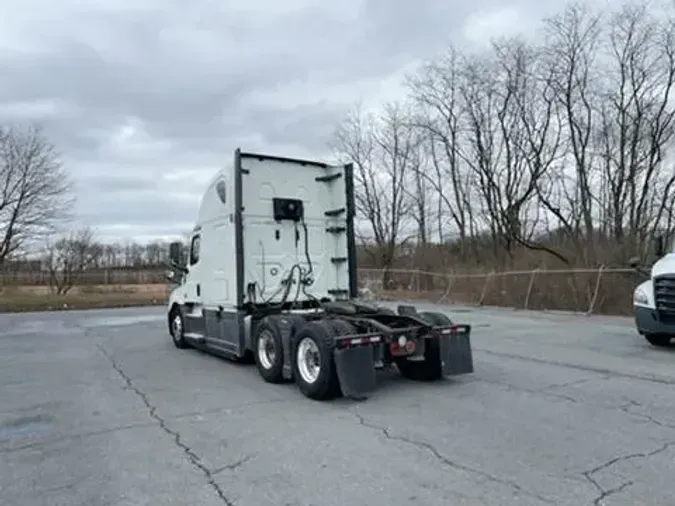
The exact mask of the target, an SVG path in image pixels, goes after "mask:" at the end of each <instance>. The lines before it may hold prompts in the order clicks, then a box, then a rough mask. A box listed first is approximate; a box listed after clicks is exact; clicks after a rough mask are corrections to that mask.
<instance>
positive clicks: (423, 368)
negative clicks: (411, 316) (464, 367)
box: [396, 311, 453, 381]
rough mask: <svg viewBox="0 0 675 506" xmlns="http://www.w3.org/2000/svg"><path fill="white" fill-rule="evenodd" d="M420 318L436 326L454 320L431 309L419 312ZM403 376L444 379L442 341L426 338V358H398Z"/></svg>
mask: <svg viewBox="0 0 675 506" xmlns="http://www.w3.org/2000/svg"><path fill="white" fill-rule="evenodd" d="M417 316H418V318H420V319H422V320H424V321H426V322H427V323H429V324H430V325H433V326H434V327H446V326H450V325H452V324H453V323H452V320H450V318H448V317H447V316H446V315H444V314H443V313H435V312H431V311H427V312H422V313H419V314H418V315H417ZM396 367H398V370H399V372H400V373H401V376H403V377H404V378H406V379H409V380H413V381H438V380H440V379H443V364H442V363H441V343H440V342H439V340H438V339H425V340H424V360H422V361H419V362H413V361H411V360H407V359H406V358H405V357H403V358H397V359H396Z"/></svg>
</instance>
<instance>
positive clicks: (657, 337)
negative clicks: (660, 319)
mask: <svg viewBox="0 0 675 506" xmlns="http://www.w3.org/2000/svg"><path fill="white" fill-rule="evenodd" d="M645 339H646V340H647V341H648V342H649V344H651V345H652V346H658V347H659V348H666V347H668V346H670V340H671V339H672V337H671V336H669V335H668V334H645Z"/></svg>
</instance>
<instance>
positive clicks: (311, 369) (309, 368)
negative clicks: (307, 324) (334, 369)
mask: <svg viewBox="0 0 675 506" xmlns="http://www.w3.org/2000/svg"><path fill="white" fill-rule="evenodd" d="M296 358H297V362H298V372H299V373H300V376H301V377H302V379H303V380H304V381H305V382H307V383H314V382H315V381H316V379H317V378H318V377H319V373H320V372H321V365H320V364H321V362H320V359H319V348H318V346H317V345H316V343H315V342H314V341H313V340H312V339H310V338H308V337H305V338H304V339H303V340H302V341H300V344H299V345H298V352H297V356H296Z"/></svg>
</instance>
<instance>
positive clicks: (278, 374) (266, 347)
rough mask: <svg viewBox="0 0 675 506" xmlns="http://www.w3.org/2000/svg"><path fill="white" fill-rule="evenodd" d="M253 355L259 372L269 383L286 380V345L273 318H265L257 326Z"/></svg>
mask: <svg viewBox="0 0 675 506" xmlns="http://www.w3.org/2000/svg"><path fill="white" fill-rule="evenodd" d="M253 356H254V357H255V366H256V368H257V369H258V373H259V374H260V376H261V377H262V379H264V380H265V381H266V382H267V383H283V382H284V347H283V342H282V340H281V333H280V332H279V329H278V328H277V326H276V325H275V324H274V321H273V320H270V319H269V318H263V319H262V320H261V321H260V323H258V325H257V326H256V330H255V337H254V339H253Z"/></svg>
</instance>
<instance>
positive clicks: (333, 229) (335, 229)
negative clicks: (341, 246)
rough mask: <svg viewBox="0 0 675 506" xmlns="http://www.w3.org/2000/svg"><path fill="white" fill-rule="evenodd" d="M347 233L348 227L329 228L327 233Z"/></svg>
mask: <svg viewBox="0 0 675 506" xmlns="http://www.w3.org/2000/svg"><path fill="white" fill-rule="evenodd" d="M346 231H347V227H328V228H327V229H326V232H328V233H329V234H343V233H344V232H346Z"/></svg>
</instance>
